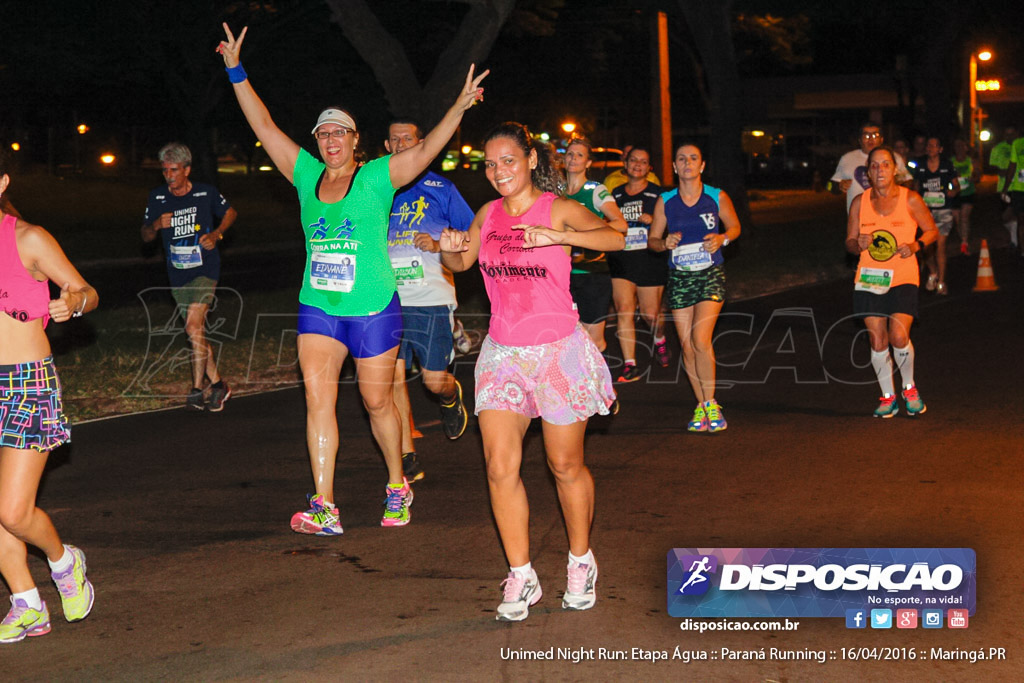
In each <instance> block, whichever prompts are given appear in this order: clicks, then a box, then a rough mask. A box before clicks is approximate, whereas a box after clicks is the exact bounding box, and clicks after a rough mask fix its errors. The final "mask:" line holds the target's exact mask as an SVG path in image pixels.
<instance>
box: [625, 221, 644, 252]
mask: <svg viewBox="0 0 1024 683" xmlns="http://www.w3.org/2000/svg"><path fill="white" fill-rule="evenodd" d="M646 248H647V227H646V226H640V227H637V228H627V230H626V247H625V248H624V249H623V251H637V250H639V249H646Z"/></svg>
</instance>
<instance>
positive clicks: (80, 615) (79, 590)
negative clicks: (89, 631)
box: [50, 545, 96, 621]
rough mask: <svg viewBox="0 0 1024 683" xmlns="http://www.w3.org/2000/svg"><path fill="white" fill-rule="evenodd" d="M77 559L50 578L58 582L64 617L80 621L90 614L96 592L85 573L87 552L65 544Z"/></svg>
mask: <svg viewBox="0 0 1024 683" xmlns="http://www.w3.org/2000/svg"><path fill="white" fill-rule="evenodd" d="M64 547H65V548H67V550H68V552H69V553H71V554H72V555H73V556H74V558H75V561H74V563H72V565H71V567H70V568H69V569H68V570H66V571H63V572H54V573H52V574H50V578H52V579H53V582H54V583H55V584H57V590H58V591H60V601H61V605H62V606H63V608H64V618H65V619H67V620H68V621H80V620H82V619H85V618H86V617H87V616H89V612H91V611H92V603H93V600H94V599H95V597H96V596H95V594H94V592H93V589H92V584H91V583H89V579H88V577H86V575H85V553H83V552H82V551H81V550H79V549H78V548H76V547H75V546H73V545H66V546H64Z"/></svg>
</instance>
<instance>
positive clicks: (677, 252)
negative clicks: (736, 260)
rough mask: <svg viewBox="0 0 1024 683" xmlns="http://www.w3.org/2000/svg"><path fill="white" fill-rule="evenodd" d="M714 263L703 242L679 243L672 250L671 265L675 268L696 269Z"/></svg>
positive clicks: (702, 268) (708, 266)
mask: <svg viewBox="0 0 1024 683" xmlns="http://www.w3.org/2000/svg"><path fill="white" fill-rule="evenodd" d="M713 265H715V262H714V261H712V260H711V254H709V253H708V252H707V251H705V249H704V243H703V242H697V243H696V244H680V245H679V246H678V247H676V248H675V249H673V250H672V267H673V268H675V269H676V270H686V271H690V272H693V271H698V270H704V269H706V268H710V267H711V266H713Z"/></svg>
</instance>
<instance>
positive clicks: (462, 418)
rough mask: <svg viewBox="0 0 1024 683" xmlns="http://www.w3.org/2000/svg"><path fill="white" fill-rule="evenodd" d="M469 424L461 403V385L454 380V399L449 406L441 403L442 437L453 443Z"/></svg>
mask: <svg viewBox="0 0 1024 683" xmlns="http://www.w3.org/2000/svg"><path fill="white" fill-rule="evenodd" d="M468 424H469V415H467V414H466V406H465V405H463V403H462V385H461V384H459V380H455V398H454V399H453V400H452V402H451V404H449V405H445V404H444V403H443V402H442V403H441V426H442V427H443V428H444V435H445V436H447V437H448V438H449V439H451V440H452V441H454V440H455V439H457V438H459V437H460V436H462V434H463V433H464V432H465V431H466V425H468Z"/></svg>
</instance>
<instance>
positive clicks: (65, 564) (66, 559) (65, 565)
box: [46, 546, 75, 574]
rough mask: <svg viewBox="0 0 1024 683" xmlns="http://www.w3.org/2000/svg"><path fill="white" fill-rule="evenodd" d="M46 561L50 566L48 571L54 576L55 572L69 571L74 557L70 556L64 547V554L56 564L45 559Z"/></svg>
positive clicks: (69, 552)
mask: <svg viewBox="0 0 1024 683" xmlns="http://www.w3.org/2000/svg"><path fill="white" fill-rule="evenodd" d="M46 561H47V562H49V564H50V571H51V572H52V573H54V574H56V573H57V572H66V571H67V570H69V569H71V565H73V564H74V563H75V556H74V555H72V554H71V551H70V550H68V547H67V546H64V554H63V555H61V556H60V559H59V560H57V561H56V562H50V560H49V559H47V560H46Z"/></svg>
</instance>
